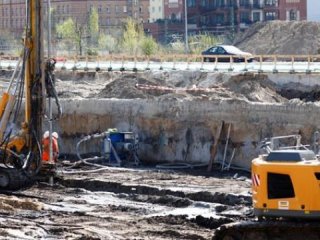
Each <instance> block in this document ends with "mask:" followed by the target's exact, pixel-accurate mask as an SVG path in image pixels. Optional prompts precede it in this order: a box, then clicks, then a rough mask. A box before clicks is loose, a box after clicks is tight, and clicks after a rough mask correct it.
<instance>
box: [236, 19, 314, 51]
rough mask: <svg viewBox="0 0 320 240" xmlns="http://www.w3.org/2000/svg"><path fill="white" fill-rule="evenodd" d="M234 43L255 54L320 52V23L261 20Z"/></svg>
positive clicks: (240, 35)
mask: <svg viewBox="0 0 320 240" xmlns="http://www.w3.org/2000/svg"><path fill="white" fill-rule="evenodd" d="M233 44H234V45H236V46H238V47H239V48H240V49H242V50H244V51H248V52H251V53H253V54H284V55H285V54H293V55H295V54H296V55H297V54H319V53H320V52H319V51H320V23H318V22H307V21H291V22H286V21H270V22H259V23H256V24H254V25H252V26H251V27H250V28H249V29H247V30H246V31H245V32H244V33H242V34H239V35H238V36H237V37H236V39H235V40H234V42H233Z"/></svg>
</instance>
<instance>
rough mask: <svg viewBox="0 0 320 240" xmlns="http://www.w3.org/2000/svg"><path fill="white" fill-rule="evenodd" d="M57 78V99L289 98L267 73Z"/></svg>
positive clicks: (133, 74)
mask: <svg viewBox="0 0 320 240" xmlns="http://www.w3.org/2000/svg"><path fill="white" fill-rule="evenodd" d="M57 78H58V80H57V91H58V93H59V97H60V98H120V99H138V98H140V99H155V98H156V99H159V100H166V99H188V100H214V99H233V100H239V101H250V102H271V103H273V102H274V103H276V102H287V101H288V99H287V98H286V97H287V96H285V97H283V96H282V92H281V91H280V90H279V87H278V86H276V85H275V84H274V83H273V82H271V81H270V80H269V79H268V77H267V75H263V74H253V73H247V74H233V75H226V74H217V73H216V74H214V73H204V72H201V71H195V72H188V71H186V72H181V71H180V72H162V71H160V72H144V73H120V72H114V73H103V74H99V73H98V74H94V75H92V76H90V75H87V76H86V77H70V76H65V75H63V73H61V74H58V75H57ZM66 79H68V80H66ZM139 86H142V87H139ZM150 86H151V87H150ZM148 87H149V89H148ZM162 87H165V89H163V88H162ZM157 88H159V89H157Z"/></svg>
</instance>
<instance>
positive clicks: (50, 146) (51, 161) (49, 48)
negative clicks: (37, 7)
mask: <svg viewBox="0 0 320 240" xmlns="http://www.w3.org/2000/svg"><path fill="white" fill-rule="evenodd" d="M47 1H48V2H47V14H48V43H47V44H48V61H49V59H50V57H51V0H47ZM48 107H49V163H51V164H53V149H52V131H53V128H52V99H51V97H49V106H48Z"/></svg>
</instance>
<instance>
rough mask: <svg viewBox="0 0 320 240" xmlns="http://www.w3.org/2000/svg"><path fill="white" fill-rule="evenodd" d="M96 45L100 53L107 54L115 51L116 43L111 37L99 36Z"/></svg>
mask: <svg viewBox="0 0 320 240" xmlns="http://www.w3.org/2000/svg"><path fill="white" fill-rule="evenodd" d="M98 44H99V50H100V51H108V52H109V53H113V52H116V51H117V41H116V39H115V38H114V37H112V36H111V35H106V34H100V36H99V41H98Z"/></svg>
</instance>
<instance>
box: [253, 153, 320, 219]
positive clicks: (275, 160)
mask: <svg viewBox="0 0 320 240" xmlns="http://www.w3.org/2000/svg"><path fill="white" fill-rule="evenodd" d="M319 181H320V161H319V160H318V158H317V156H316V155H315V154H314V152H313V151H311V150H307V149H286V150H275V151H271V152H270V153H268V154H266V155H260V156H259V157H258V158H256V159H254V160H253V161H252V198H253V207H254V214H255V215H256V216H258V217H259V218H261V217H262V218H272V217H282V218H320V202H319V199H320V189H319V184H320V182H319Z"/></svg>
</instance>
